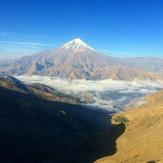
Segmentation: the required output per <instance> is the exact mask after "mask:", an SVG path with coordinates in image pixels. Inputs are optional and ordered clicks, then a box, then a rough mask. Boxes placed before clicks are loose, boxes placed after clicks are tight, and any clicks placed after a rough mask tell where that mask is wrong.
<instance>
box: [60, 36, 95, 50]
mask: <svg viewBox="0 0 163 163" xmlns="http://www.w3.org/2000/svg"><path fill="white" fill-rule="evenodd" d="M63 48H65V49H68V50H71V51H73V52H80V51H85V50H86V49H90V50H93V51H94V49H93V48H92V47H91V46H89V45H87V44H86V43H85V42H84V41H82V40H81V39H80V38H76V39H73V40H71V41H69V42H68V43H66V44H65V45H63Z"/></svg>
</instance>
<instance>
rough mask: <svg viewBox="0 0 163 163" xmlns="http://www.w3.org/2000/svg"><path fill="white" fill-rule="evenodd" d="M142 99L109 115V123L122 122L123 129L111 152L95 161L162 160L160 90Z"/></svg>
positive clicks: (162, 94)
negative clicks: (137, 105)
mask: <svg viewBox="0 0 163 163" xmlns="http://www.w3.org/2000/svg"><path fill="white" fill-rule="evenodd" d="M146 101H147V102H146V104H144V105H143V106H141V107H139V108H137V109H133V110H132V109H130V110H127V111H125V112H123V113H118V114H116V115H115V116H113V123H114V124H115V125H117V123H120V122H123V123H125V128H126V129H125V131H124V133H123V134H122V135H121V136H120V137H119V138H118V139H117V141H116V150H117V151H116V152H115V154H114V155H112V156H107V157H104V158H101V159H99V160H97V161H96V163H155V162H159V163H162V162H163V91H161V92H159V93H155V94H152V95H148V96H146ZM118 121H119V122H118Z"/></svg>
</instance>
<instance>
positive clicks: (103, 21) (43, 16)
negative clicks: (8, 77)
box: [0, 0, 163, 59]
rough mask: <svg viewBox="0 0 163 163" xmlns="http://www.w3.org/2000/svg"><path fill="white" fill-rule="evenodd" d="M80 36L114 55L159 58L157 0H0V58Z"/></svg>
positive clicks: (162, 6)
mask: <svg viewBox="0 0 163 163" xmlns="http://www.w3.org/2000/svg"><path fill="white" fill-rule="evenodd" d="M76 37H80V38H81V39H83V40H84V41H86V42H87V43H89V44H90V45H91V46H93V48H95V49H98V50H99V51H102V52H104V53H105V54H110V55H114V56H129V57H130V56H158V57H162V56H163V1H162V0H0V59H5V58H14V57H20V56H23V55H30V54H33V53H36V52H38V51H41V50H43V49H48V48H53V47H54V48H55V47H57V46H60V45H62V44H64V43H65V42H67V41H69V40H71V39H73V38H76Z"/></svg>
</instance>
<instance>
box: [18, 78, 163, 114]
mask: <svg viewBox="0 0 163 163" xmlns="http://www.w3.org/2000/svg"><path fill="white" fill-rule="evenodd" d="M17 78H18V79H19V80H22V81H24V82H26V83H42V84H46V85H48V86H50V87H53V88H55V89H57V90H59V91H61V92H64V93H66V94H71V95H74V96H77V97H79V98H81V99H83V101H87V103H88V104H87V105H90V106H93V107H98V108H103V109H107V110H111V111H120V110H122V109H124V107H125V106H126V105H128V104H129V103H132V101H135V100H136V99H140V98H142V97H143V96H144V95H146V94H149V93H153V92H156V91H158V90H160V89H162V88H163V83H162V82H160V81H140V80H134V81H116V80H100V81H93V80H89V81H87V80H73V81H72V80H65V79H58V78H55V77H47V76H17ZM139 103H143V100H141V102H140V101H139Z"/></svg>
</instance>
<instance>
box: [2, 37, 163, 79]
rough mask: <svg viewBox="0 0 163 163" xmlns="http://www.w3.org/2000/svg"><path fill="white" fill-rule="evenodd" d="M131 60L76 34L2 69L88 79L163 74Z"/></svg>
mask: <svg viewBox="0 0 163 163" xmlns="http://www.w3.org/2000/svg"><path fill="white" fill-rule="evenodd" d="M131 61H133V60H131ZM131 61H130V60H128V59H126V60H125V59H120V58H114V57H110V56H106V55H104V54H102V53H100V52H98V51H96V50H95V49H93V48H92V47H91V46H89V45H87V44H86V43H85V42H84V41H82V40H81V39H80V38H77V39H74V40H71V41H70V42H68V43H66V44H64V45H63V46H61V47H59V48H56V49H49V50H45V51H43V52H40V53H37V54H35V55H32V56H27V57H22V58H20V59H17V60H15V61H12V62H7V63H6V64H2V65H0V72H2V73H4V74H8V75H45V76H56V77H60V78H68V79H88V80H90V79H91V80H100V79H117V80H133V79H135V78H138V79H162V78H163V75H162V74H161V73H160V71H153V69H148V68H144V67H145V66H142V63H141V64H140V65H138V64H135V62H133V64H132V62H131ZM159 73H160V74H159Z"/></svg>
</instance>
